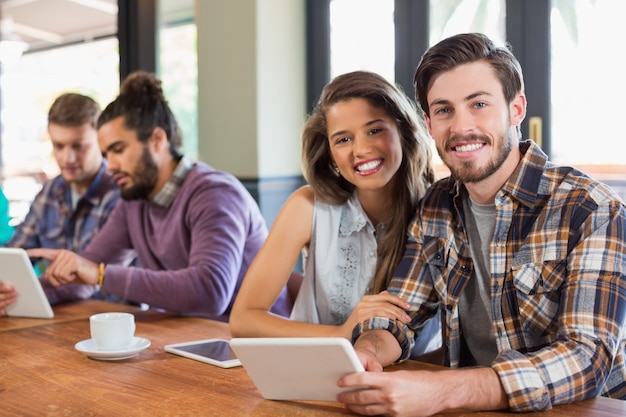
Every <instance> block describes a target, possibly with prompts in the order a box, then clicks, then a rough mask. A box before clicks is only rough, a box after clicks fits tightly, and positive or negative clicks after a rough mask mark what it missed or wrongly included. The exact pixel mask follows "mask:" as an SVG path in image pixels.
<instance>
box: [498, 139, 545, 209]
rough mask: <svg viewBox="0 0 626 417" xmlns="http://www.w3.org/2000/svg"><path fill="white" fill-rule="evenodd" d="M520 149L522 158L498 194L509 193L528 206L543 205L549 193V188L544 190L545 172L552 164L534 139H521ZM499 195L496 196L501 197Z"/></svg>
mask: <svg viewBox="0 0 626 417" xmlns="http://www.w3.org/2000/svg"><path fill="white" fill-rule="evenodd" d="M519 150H520V152H521V154H522V159H521V160H520V162H519V164H517V168H515V171H513V173H512V174H511V176H510V177H509V179H508V180H507V182H506V183H504V186H503V187H502V190H501V192H500V193H498V196H504V195H505V194H509V195H511V197H513V198H514V199H516V200H518V201H519V202H520V203H522V204H524V205H525V206H527V207H535V206H538V205H542V204H543V201H544V200H545V199H546V198H547V197H546V196H548V194H549V191H548V190H547V189H546V190H542V188H543V187H545V186H547V185H546V182H545V181H544V179H545V176H544V172H545V170H546V168H547V167H548V165H549V164H550V162H548V156H547V155H546V154H545V153H544V152H543V151H542V150H541V148H540V147H539V146H538V145H537V144H536V143H535V142H533V141H532V140H525V141H521V142H520V143H519ZM498 196H496V198H499V197H498ZM500 198H502V197H500Z"/></svg>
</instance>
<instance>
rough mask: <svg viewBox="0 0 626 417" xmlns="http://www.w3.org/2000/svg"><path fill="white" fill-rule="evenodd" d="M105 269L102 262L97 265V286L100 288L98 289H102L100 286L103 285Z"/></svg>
mask: <svg viewBox="0 0 626 417" xmlns="http://www.w3.org/2000/svg"><path fill="white" fill-rule="evenodd" d="M105 267H106V265H105V264H104V262H100V263H99V264H98V286H100V288H102V284H104V268H105Z"/></svg>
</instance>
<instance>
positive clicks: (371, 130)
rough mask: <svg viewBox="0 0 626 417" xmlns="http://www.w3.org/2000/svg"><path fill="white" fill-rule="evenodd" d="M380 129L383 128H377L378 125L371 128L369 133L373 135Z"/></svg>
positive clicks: (380, 130)
mask: <svg viewBox="0 0 626 417" xmlns="http://www.w3.org/2000/svg"><path fill="white" fill-rule="evenodd" d="M382 131H383V130H382V129H381V128H379V127H375V128H373V129H370V135H375V134H376V133H380V132H382Z"/></svg>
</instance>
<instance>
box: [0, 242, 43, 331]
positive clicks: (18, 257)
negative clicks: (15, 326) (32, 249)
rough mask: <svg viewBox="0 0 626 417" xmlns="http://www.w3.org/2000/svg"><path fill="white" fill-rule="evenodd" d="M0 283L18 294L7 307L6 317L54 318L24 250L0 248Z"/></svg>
mask: <svg viewBox="0 0 626 417" xmlns="http://www.w3.org/2000/svg"><path fill="white" fill-rule="evenodd" d="M0 281H3V282H5V283H10V284H12V285H13V286H14V287H15V289H16V290H17V292H18V296H17V301H16V302H15V303H13V304H11V305H10V306H8V307H7V315H9V316H13V317H33V318H42V319H43V318H45V319H49V318H52V317H54V312H53V311H52V307H50V303H49V302H48V298H47V297H46V294H45V293H44V291H43V288H42V287H41V283H40V282H39V279H38V278H37V275H35V270H34V268H33V265H32V263H31V262H30V259H29V258H28V255H27V254H26V251H25V250H24V249H21V248H0Z"/></svg>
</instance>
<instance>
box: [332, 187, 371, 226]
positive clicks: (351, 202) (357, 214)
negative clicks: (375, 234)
mask: <svg viewBox="0 0 626 417" xmlns="http://www.w3.org/2000/svg"><path fill="white" fill-rule="evenodd" d="M368 223H370V224H371V222H370V221H369V219H368V217H367V215H366V214H365V211H364V210H363V207H361V202H360V201H359V198H358V197H357V195H356V192H355V193H354V194H352V196H351V197H350V198H349V199H348V201H346V203H345V204H344V205H343V207H342V208H341V220H340V222H339V233H340V234H341V235H342V236H348V235H350V234H352V233H356V232H359V231H360V230H361V229H363V228H364V227H365V226H366V225H367V224H368Z"/></svg>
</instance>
